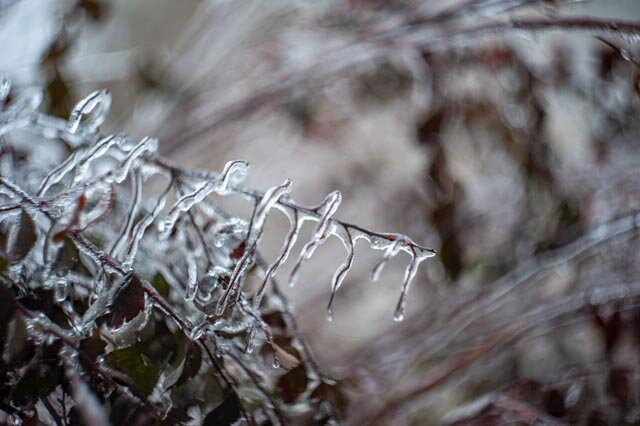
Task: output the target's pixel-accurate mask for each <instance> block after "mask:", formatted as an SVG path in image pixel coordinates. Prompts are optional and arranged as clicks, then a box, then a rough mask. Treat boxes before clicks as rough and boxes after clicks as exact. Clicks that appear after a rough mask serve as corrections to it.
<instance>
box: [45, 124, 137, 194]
mask: <svg viewBox="0 0 640 426" xmlns="http://www.w3.org/2000/svg"><path fill="white" fill-rule="evenodd" d="M125 141H126V139H125V137H124V136H122V135H110V136H107V137H105V138H102V139H100V140H99V141H98V142H97V143H96V144H95V145H94V146H93V147H91V149H90V150H88V151H86V152H84V153H81V154H78V155H76V154H72V155H71V156H69V157H68V158H67V159H66V160H65V161H63V162H62V164H60V165H59V166H58V167H56V168H55V169H53V170H52V171H51V172H49V173H48V174H47V176H46V177H45V178H44V180H43V181H42V184H41V185H40V188H39V189H38V192H37V194H38V196H39V197H41V196H43V195H44V194H45V193H46V192H47V190H48V189H49V188H51V186H53V185H55V184H56V183H58V182H60V181H61V180H62V179H63V178H64V177H65V176H66V175H67V174H69V173H70V172H72V171H74V172H75V173H74V179H73V181H74V183H78V182H81V181H82V180H83V179H84V176H85V175H86V173H87V170H88V169H89V164H90V163H91V161H93V160H94V159H96V158H99V157H101V156H102V155H104V154H105V153H106V152H107V151H108V150H109V149H110V148H111V147H112V146H113V145H122V144H123V143H124V142H125Z"/></svg>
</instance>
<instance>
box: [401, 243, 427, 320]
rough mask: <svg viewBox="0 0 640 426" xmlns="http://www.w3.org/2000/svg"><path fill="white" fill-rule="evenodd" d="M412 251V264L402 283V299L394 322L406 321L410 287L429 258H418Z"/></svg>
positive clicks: (406, 271)
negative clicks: (424, 261) (405, 314)
mask: <svg viewBox="0 0 640 426" xmlns="http://www.w3.org/2000/svg"><path fill="white" fill-rule="evenodd" d="M411 251H412V258H411V263H409V265H407V269H406V270H405V271H404V281H403V283H402V292H401V293H400V299H399V300H398V304H397V305H396V310H395V312H394V313H393V320H394V321H402V320H404V311H405V306H406V304H407V293H408V292H409V286H410V285H411V281H413V278H414V277H415V276H416V272H417V271H418V266H420V263H422V261H423V260H425V259H426V258H427V256H418V255H417V254H416V252H415V250H413V249H412V250H411Z"/></svg>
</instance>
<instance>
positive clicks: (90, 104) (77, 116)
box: [67, 89, 111, 134]
mask: <svg viewBox="0 0 640 426" xmlns="http://www.w3.org/2000/svg"><path fill="white" fill-rule="evenodd" d="M110 108H111V94H110V93H109V91H108V90H107V89H103V90H96V91H95V92H93V93H91V94H90V95H89V96H87V97H86V98H84V99H83V100H81V101H80V102H78V103H77V104H76V106H75V107H74V108H73V110H72V111H71V114H70V115H69V120H68V124H67V131H68V132H69V133H71V134H74V133H76V132H77V131H78V128H79V127H80V123H81V122H82V120H83V119H85V123H83V127H84V128H86V129H87V130H89V131H91V132H93V131H95V130H96V129H97V128H98V127H100V125H101V124H102V123H104V121H105V120H106V118H107V115H108V114H109V109H110ZM92 113H93V114H92ZM90 114H92V116H91V117H90V118H87V117H88V116H89V115H90Z"/></svg>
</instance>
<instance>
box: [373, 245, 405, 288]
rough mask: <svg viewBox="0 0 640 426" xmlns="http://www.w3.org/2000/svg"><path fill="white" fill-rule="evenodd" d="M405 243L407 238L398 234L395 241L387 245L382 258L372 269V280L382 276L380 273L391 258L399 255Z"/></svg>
mask: <svg viewBox="0 0 640 426" xmlns="http://www.w3.org/2000/svg"><path fill="white" fill-rule="evenodd" d="M404 244H406V240H405V239H404V238H403V236H402V235H397V236H396V239H395V241H394V242H393V243H391V244H390V245H389V246H388V247H387V249H386V250H385V252H384V254H383V255H382V258H381V259H380V260H379V261H378V262H377V263H376V264H375V265H374V267H373V269H372V270H371V281H378V279H379V278H380V274H381V273H382V270H383V269H384V267H385V265H386V264H387V262H388V261H389V259H391V258H392V257H394V256H395V255H397V254H398V253H399V252H400V249H401V248H402V246H403V245H404Z"/></svg>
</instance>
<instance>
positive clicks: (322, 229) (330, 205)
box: [289, 191, 342, 287]
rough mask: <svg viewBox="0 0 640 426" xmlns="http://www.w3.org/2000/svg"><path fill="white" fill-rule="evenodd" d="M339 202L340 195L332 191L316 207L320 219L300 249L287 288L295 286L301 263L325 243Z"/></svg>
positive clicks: (340, 200) (340, 199)
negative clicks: (307, 240) (309, 237)
mask: <svg viewBox="0 0 640 426" xmlns="http://www.w3.org/2000/svg"><path fill="white" fill-rule="evenodd" d="M341 202H342V194H341V193H340V191H334V192H332V193H330V194H329V195H327V197H326V198H325V199H324V201H323V202H322V204H320V206H318V208H317V209H316V212H321V213H320V214H321V216H320V219H319V220H318V223H317V224H316V228H315V230H314V232H313V236H312V237H311V240H309V242H308V243H307V244H305V246H304V247H303V248H302V251H301V252H300V256H299V257H298V261H297V262H296V264H295V265H294V267H293V270H292V271H291V276H290V277H289V286H291V287H293V286H294V285H295V284H296V281H297V279H298V275H299V273H300V267H301V266H302V263H303V262H304V261H306V260H309V259H310V258H311V256H313V253H314V252H315V251H316V249H317V248H318V247H319V246H321V245H322V244H323V243H324V242H325V241H326V239H327V237H328V236H329V235H330V234H331V232H332V229H331V228H330V226H331V218H332V217H333V215H334V214H335V212H336V210H338V207H340V203H341Z"/></svg>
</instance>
